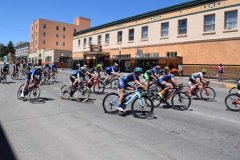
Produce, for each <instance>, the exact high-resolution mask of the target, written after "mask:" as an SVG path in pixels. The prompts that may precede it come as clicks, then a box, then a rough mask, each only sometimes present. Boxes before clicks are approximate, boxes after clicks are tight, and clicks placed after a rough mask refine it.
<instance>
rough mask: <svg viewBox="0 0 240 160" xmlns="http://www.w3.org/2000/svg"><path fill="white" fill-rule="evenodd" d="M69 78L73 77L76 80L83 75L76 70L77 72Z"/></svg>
mask: <svg viewBox="0 0 240 160" xmlns="http://www.w3.org/2000/svg"><path fill="white" fill-rule="evenodd" d="M71 76H74V77H76V78H78V77H81V76H83V73H82V72H81V71H80V70H77V71H76V72H75V73H74V74H72V75H71Z"/></svg>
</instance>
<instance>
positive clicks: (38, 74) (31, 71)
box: [29, 69, 42, 79]
mask: <svg viewBox="0 0 240 160" xmlns="http://www.w3.org/2000/svg"><path fill="white" fill-rule="evenodd" d="M29 74H31V75H33V76H39V79H41V78H42V74H41V73H39V72H38V71H37V69H31V70H30V71H29Z"/></svg>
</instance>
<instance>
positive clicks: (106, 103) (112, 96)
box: [102, 93, 118, 114]
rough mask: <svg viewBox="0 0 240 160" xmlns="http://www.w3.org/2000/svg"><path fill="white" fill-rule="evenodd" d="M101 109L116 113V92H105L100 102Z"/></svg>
mask: <svg viewBox="0 0 240 160" xmlns="http://www.w3.org/2000/svg"><path fill="white" fill-rule="evenodd" d="M102 106H103V110H104V112H105V113H110V114H114V113H117V112H118V110H117V107H118V94H117V93H109V94H107V95H106V96H105V97H104V99H103V102H102Z"/></svg>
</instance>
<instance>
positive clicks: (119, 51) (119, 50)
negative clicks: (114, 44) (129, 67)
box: [118, 47, 122, 71]
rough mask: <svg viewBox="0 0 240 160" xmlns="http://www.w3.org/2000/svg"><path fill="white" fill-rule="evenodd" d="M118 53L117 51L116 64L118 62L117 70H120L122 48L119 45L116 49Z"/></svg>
mask: <svg viewBox="0 0 240 160" xmlns="http://www.w3.org/2000/svg"><path fill="white" fill-rule="evenodd" d="M118 53H119V59H118V64H119V71H120V68H121V58H122V57H121V55H122V48H121V47H119V49H118Z"/></svg>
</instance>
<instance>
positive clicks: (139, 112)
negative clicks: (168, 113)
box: [131, 95, 154, 119]
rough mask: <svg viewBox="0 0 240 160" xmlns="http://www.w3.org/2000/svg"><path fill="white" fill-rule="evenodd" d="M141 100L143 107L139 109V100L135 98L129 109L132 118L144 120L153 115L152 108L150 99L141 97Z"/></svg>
mask: <svg viewBox="0 0 240 160" xmlns="http://www.w3.org/2000/svg"><path fill="white" fill-rule="evenodd" d="M141 99H142V103H145V104H143V107H141V106H140V104H139V103H140V100H139V98H135V99H134V100H133V102H132V107H131V108H132V113H133V115H134V117H137V118H141V119H145V118H148V117H149V116H151V115H152V114H153V110H154V106H153V102H152V100H151V98H149V97H148V96H146V95H143V96H142V97H141Z"/></svg>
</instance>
